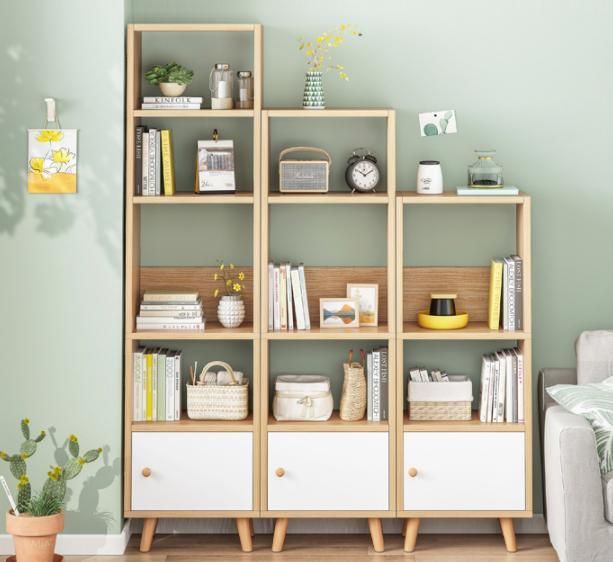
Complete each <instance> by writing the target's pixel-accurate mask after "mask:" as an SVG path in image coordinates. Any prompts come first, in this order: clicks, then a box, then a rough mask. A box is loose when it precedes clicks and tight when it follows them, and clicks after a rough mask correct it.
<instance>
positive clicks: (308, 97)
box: [302, 70, 326, 109]
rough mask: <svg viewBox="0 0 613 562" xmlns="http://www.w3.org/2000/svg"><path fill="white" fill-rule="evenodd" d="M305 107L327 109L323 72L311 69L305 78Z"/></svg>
mask: <svg viewBox="0 0 613 562" xmlns="http://www.w3.org/2000/svg"><path fill="white" fill-rule="evenodd" d="M302 106H303V107H304V109H325V108H326V99H325V97H324V83H323V75H322V73H321V72H318V71H315V70H310V71H309V72H307V73H306V76H305V79H304V97H303V98H302Z"/></svg>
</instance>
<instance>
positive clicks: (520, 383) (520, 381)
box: [513, 349, 526, 423]
mask: <svg viewBox="0 0 613 562" xmlns="http://www.w3.org/2000/svg"><path fill="white" fill-rule="evenodd" d="M513 351H514V352H515V357H516V358H517V422H518V423H524V422H525V421H526V418H525V412H524V355H523V353H522V352H521V351H519V349H514V350H513Z"/></svg>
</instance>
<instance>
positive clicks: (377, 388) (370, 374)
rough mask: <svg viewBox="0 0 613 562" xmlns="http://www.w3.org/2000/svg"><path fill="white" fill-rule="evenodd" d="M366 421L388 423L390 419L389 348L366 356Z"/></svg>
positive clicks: (373, 351)
mask: <svg viewBox="0 0 613 562" xmlns="http://www.w3.org/2000/svg"><path fill="white" fill-rule="evenodd" d="M366 390H367V393H366V396H367V401H366V419H367V420H368V421H386V420H387V419H388V418H389V392H388V390H389V352H388V348H387V347H379V348H377V349H373V350H372V351H371V352H370V353H367V354H366Z"/></svg>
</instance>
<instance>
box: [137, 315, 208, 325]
mask: <svg viewBox="0 0 613 562" xmlns="http://www.w3.org/2000/svg"><path fill="white" fill-rule="evenodd" d="M160 322H168V323H172V324H193V323H194V322H202V314H198V315H197V316H192V317H189V318H187V317H183V318H179V317H177V318H175V317H173V316H158V315H156V316H141V315H140V314H139V315H138V316H137V317H136V323H137V324H142V325H143V326H144V325H146V324H159V323H160Z"/></svg>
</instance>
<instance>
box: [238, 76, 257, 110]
mask: <svg viewBox="0 0 613 562" xmlns="http://www.w3.org/2000/svg"><path fill="white" fill-rule="evenodd" d="M236 77H237V82H238V92H237V94H238V95H237V98H236V107H237V108H238V109H253V73H252V72H251V71H250V70H239V71H238V72H237V73H236Z"/></svg>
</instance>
